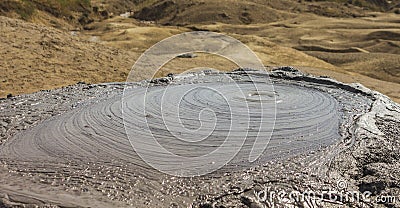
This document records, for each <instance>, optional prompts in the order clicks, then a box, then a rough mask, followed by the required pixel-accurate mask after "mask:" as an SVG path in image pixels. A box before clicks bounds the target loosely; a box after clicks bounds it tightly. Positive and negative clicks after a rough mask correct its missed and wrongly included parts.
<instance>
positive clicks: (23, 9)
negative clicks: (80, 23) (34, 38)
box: [0, 0, 91, 20]
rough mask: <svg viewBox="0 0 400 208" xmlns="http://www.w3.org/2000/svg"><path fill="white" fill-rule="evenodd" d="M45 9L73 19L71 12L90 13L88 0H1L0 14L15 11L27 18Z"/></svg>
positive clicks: (58, 15) (56, 15) (52, 13)
mask: <svg viewBox="0 0 400 208" xmlns="http://www.w3.org/2000/svg"><path fill="white" fill-rule="evenodd" d="M37 10H40V11H45V12H47V13H50V14H51V15H53V16H55V17H58V18H65V19H67V20H72V19H73V13H74V12H78V13H90V12H91V2H90V0H1V1H0V15H5V14H7V13H12V12H15V13H16V14H18V15H20V17H21V18H22V19H24V20H29V19H30V18H31V17H32V15H33V14H34V13H35V11H37Z"/></svg>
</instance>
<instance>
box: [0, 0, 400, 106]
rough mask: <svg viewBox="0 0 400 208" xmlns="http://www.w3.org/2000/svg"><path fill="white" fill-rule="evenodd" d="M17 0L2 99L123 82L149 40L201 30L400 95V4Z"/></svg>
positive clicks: (275, 60) (7, 29) (274, 61)
mask: <svg viewBox="0 0 400 208" xmlns="http://www.w3.org/2000/svg"><path fill="white" fill-rule="evenodd" d="M15 2H19V1H14V0H6V1H2V2H1V3H0V14H3V15H6V16H8V17H12V18H13V19H9V18H6V17H1V30H2V33H1V36H0V39H1V41H0V44H1V45H2V46H1V48H2V51H1V53H2V60H1V64H0V67H1V70H0V71H1V72H0V73H1V75H2V76H1V78H2V80H1V82H0V83H1V85H0V96H3V97H4V96H6V95H8V94H10V93H11V94H14V95H15V94H21V93H30V92H35V91H38V90H42V89H51V88H54V87H60V86H65V85H69V84H73V83H76V82H78V81H84V82H88V83H101V82H114V81H124V80H125V79H126V77H127V74H128V73H129V71H130V68H131V66H132V65H133V64H134V62H135V60H136V59H137V58H138V57H139V56H140V54H141V53H142V52H144V51H145V50H146V49H147V48H149V47H150V46H152V45H153V44H155V43H157V42H158V41H160V40H163V39H164V38H167V37H170V36H171V35H175V34H179V33H182V32H188V31H193V30H207V31H214V32H220V33H224V34H227V35H230V36H232V37H234V38H237V39H239V40H240V41H242V42H243V43H245V44H246V45H248V46H249V47H250V48H251V49H252V50H254V51H255V52H256V53H257V55H258V56H259V57H260V59H261V60H262V61H263V63H264V64H265V65H266V66H282V65H285V66H286V65H290V66H298V67H302V70H303V71H305V72H309V73H312V74H316V75H327V76H331V77H333V78H336V79H338V80H340V81H344V82H359V83H362V84H364V85H365V86H367V87H370V88H372V89H375V90H378V91H380V92H382V93H384V94H386V95H388V96H390V97H391V98H392V99H394V100H395V101H397V102H399V99H400V97H399V94H400V91H399V89H400V85H399V84H400V78H399V77H400V74H399V73H400V72H399V60H400V58H399V53H400V47H399V45H400V39H399V37H400V26H399V22H400V17H399V15H398V14H397V13H398V11H399V8H398V7H399V4H398V2H396V1H392V2H391V3H390V4H389V3H387V2H386V1H371V2H369V1H354V2H353V4H350V3H342V2H341V1H299V2H297V1H288V0H286V1H269V2H264V1H260V0H253V1H249V2H240V1H233V0H229V1H228V0H227V1H223V2H218V3H216V2H215V1H199V0H196V1H150V0H149V1H123V0H118V1H117V0H114V1H108V2H107V3H103V2H101V1H92V2H86V1H85V2H84V3H82V2H80V3H79V1H70V2H68V1H65V2H61V1H60V2H58V1H54V2H53V3H52V4H49V3H45V1H40V0H36V1H32V2H30V1H21V2H20V3H15ZM77 2H78V3H77ZM360 5H361V6H360ZM129 11H131V12H129ZM129 17H134V18H129ZM14 18H20V19H24V20H26V21H27V22H25V21H22V20H16V19H14ZM225 62H226V61H225ZM225 62H224V60H223V58H219V57H215V56H208V57H204V55H202V56H199V57H198V58H195V59H192V60H190V61H187V60H185V59H180V60H174V62H173V63H170V65H169V66H168V65H167V66H165V69H164V71H166V72H165V74H167V73H168V72H167V71H169V72H178V71H179V70H180V69H181V70H184V69H187V68H192V67H203V66H205V67H213V68H216V69H223V70H232V65H227V64H225ZM100 66H101V67H100ZM171 66H172V67H171Z"/></svg>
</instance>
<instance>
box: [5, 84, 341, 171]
mask: <svg viewBox="0 0 400 208" xmlns="http://www.w3.org/2000/svg"><path fill="white" fill-rule="evenodd" d="M236 84H238V85H240V88H241V89H242V90H243V92H244V93H243V95H244V97H243V96H237V94H238V93H239V92H238V91H236V90H235V88H234V87H233V86H231V84H229V83H225V84H221V83H215V84H210V83H207V84H205V83H199V84H191V85H170V86H168V87H167V88H166V87H163V86H155V87H150V88H149V89H148V90H147V93H146V94H145V91H146V89H145V88H141V87H139V88H134V89H129V90H127V91H126V92H125V97H126V98H127V105H126V106H124V107H122V106H123V105H122V103H121V100H122V95H120V94H119V95H116V96H114V97H113V98H110V99H107V100H103V101H98V102H97V103H94V104H91V105H88V106H84V107H81V108H78V109H75V110H73V111H70V112H68V113H65V114H63V115H60V116H57V117H53V118H52V119H49V120H47V121H45V122H43V123H41V124H40V125H38V126H36V127H34V128H31V129H29V130H26V131H24V132H21V133H20V134H18V135H16V136H15V137H14V138H12V139H11V140H10V141H9V142H7V143H6V144H5V145H4V146H3V147H2V149H1V150H0V156H1V157H3V158H9V159H12V160H17V161H24V162H31V163H43V162H66V161H71V160H72V161H82V162H85V161H104V162H110V161H120V162H121V161H122V162H124V163H127V164H131V165H132V166H133V167H134V168H136V169H142V168H143V169H149V166H148V165H146V163H145V162H144V161H143V160H142V159H141V158H140V157H139V156H138V154H136V153H135V151H134V148H132V146H131V143H130V141H129V140H128V137H127V133H126V131H125V127H126V128H129V129H128V134H129V136H135V137H138V138H140V140H138V141H146V140H148V139H151V138H152V137H153V136H154V137H155V138H156V139H157V141H158V143H159V144H160V145H162V146H163V147H164V148H165V149H166V150H168V151H170V152H173V153H174V154H176V155H180V156H184V157H198V156H201V155H205V154H209V153H211V152H213V151H215V150H216V149H217V148H218V147H219V146H220V145H221V144H222V143H223V142H224V140H225V139H226V138H227V135H230V136H232V138H233V140H235V139H237V140H238V141H239V140H241V139H243V138H242V135H243V132H246V133H247V138H246V140H245V141H244V143H243V145H242V149H241V150H240V152H239V153H238V154H237V155H236V156H235V157H234V159H233V160H232V161H231V162H230V163H229V164H228V165H227V166H225V168H227V169H236V168H243V167H248V166H249V165H251V164H250V163H249V162H248V155H249V152H250V151H251V149H252V148H253V144H254V141H255V138H256V137H257V135H258V136H259V137H260V138H265V139H267V138H269V136H270V135H269V134H270V133H271V130H272V129H271V128H272V127H274V129H273V134H272V137H271V139H270V141H269V144H268V146H267V148H266V149H265V151H264V153H263V154H262V155H261V157H260V158H259V159H258V162H266V161H268V160H270V159H276V158H281V157H288V156H292V155H295V154H299V153H304V152H307V151H311V150H315V149H318V148H320V147H321V146H327V145H330V144H332V143H335V142H336V141H337V139H339V138H340V135H339V130H338V128H339V113H338V112H339V109H338V108H339V107H338V104H337V101H336V100H335V98H333V97H332V96H330V95H329V94H327V93H326V92H322V91H319V90H317V89H313V88H308V87H300V86H297V85H289V84H276V85H274V88H275V92H276V94H275V98H274V97H273V96H271V94H270V93H268V91H267V89H268V86H266V85H265V86H263V84H259V85H258V86H257V87H258V88H259V89H261V90H260V91H259V92H258V93H255V91H254V89H253V88H252V87H251V86H250V84H248V83H246V82H243V83H240V82H239V83H236ZM264 87H265V92H264V91H263V88H264ZM145 95H146V102H144V103H143V102H140V101H141V100H143V96H145ZM254 97H256V98H257V99H254V100H252V99H253V98H254ZM243 98H244V99H243ZM260 102H264V103H267V105H260ZM274 103H276V120H275V123H273V122H271V121H272V120H271V119H270V118H273V117H275V113H274V112H275V111H274V110H273V109H270V107H271V106H275V105H273V104H274ZM143 105H144V106H146V108H145V112H144V111H143ZM265 106H268V108H269V109H260V107H265ZM121 108H123V109H121ZM122 110H123V111H124V113H126V115H124V116H128V117H129V119H128V121H127V120H126V119H125V124H126V125H125V126H124V119H123V116H122ZM261 110H263V118H268V119H262V118H261V116H260V115H261V114H260V112H261ZM177 115H178V117H177ZM241 117H243V119H240V118H241ZM238 118H239V119H238ZM143 121H145V122H143ZM263 122H265V123H263ZM232 125H233V126H235V127H237V128H231V127H232ZM149 132H150V133H149ZM190 135H192V137H191V136H190ZM133 145H135V144H134V143H133ZM255 148H262V147H258V146H257V147H255ZM148 154H149V156H153V157H154V160H155V161H157V160H158V161H159V162H160V163H171V162H172V164H173V162H174V161H168V160H166V159H165V158H164V159H163V157H162V156H163V155H162V153H160V152H157V149H153V148H151V147H149V149H148ZM218 154H220V157H221V158H224V156H225V152H223V151H220V152H219V153H218ZM209 162H210V163H212V162H214V161H209ZM194 165H196V164H194ZM171 168H174V167H171ZM175 168H176V167H175ZM139 171H140V170H139Z"/></svg>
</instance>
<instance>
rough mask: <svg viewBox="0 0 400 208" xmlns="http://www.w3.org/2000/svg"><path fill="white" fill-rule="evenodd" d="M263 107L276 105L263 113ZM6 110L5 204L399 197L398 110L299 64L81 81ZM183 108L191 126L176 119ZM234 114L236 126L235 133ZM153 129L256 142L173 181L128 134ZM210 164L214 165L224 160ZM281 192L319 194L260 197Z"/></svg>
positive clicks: (326, 203)
mask: <svg viewBox="0 0 400 208" xmlns="http://www.w3.org/2000/svg"><path fill="white" fill-rule="evenodd" d="M271 82H272V83H273V88H272V87H271V85H270V83H271ZM146 86H150V87H148V88H146ZM255 86H256V88H257V91H256V90H255ZM237 87H239V89H240V90H242V92H243V96H239V95H238V94H239V93H238V91H237ZM272 90H273V91H272ZM260 92H261V93H260ZM271 92H273V94H271ZM145 95H146V99H147V101H146V102H145V103H143V102H141V101H142V100H143V97H144V96H145ZM273 95H275V96H273ZM254 97H256V98H257V99H255V98H254ZM123 98H124V99H126V101H127V102H123ZM260 100H262V103H266V105H262V104H260ZM144 106H146V107H145V108H146V113H145V114H143V111H142V109H143V108H144ZM266 107H267V108H268V109H273V107H276V111H270V110H268V111H262V110H263V109H262V108H266ZM0 109H1V113H0V133H1V146H0V161H1V166H0V207H17V206H24V205H32V206H41V207H221V206H222V207H230V206H235V207H236V206H239V207H263V206H265V207H270V206H271V205H273V204H274V205H276V206H278V207H279V206H284V205H295V206H302V207H319V206H323V207H330V206H331V207H333V206H338V205H343V206H348V207H353V206H364V207H372V206H382V207H385V206H398V205H399V202H400V199H399V201H393V202H388V203H380V204H378V203H376V201H377V200H376V199H377V198H378V197H379V196H382V195H395V196H400V184H399V181H400V179H399V175H400V174H399V172H400V165H399V158H400V150H399V148H400V142H399V141H398V136H399V135H400V106H399V105H398V104H396V103H394V102H393V101H391V100H390V99H389V98H387V97H386V96H384V95H382V94H380V93H378V92H375V91H371V90H369V89H367V88H365V87H363V86H362V85H360V84H344V83H340V82H338V81H335V80H333V79H330V78H327V77H315V76H311V75H307V74H304V73H302V72H300V71H298V70H296V69H294V68H292V67H280V68H276V69H275V70H273V71H272V72H261V71H253V70H235V71H233V72H230V73H220V72H213V71H202V72H193V73H188V74H181V75H174V76H173V77H167V78H161V79H157V80H152V81H143V82H139V83H128V84H125V83H105V84H96V85H90V84H85V83H78V84H76V85H71V86H68V87H64V88H60V89H55V90H49V91H40V92H37V93H34V94H28V95H21V96H17V97H12V98H8V99H3V100H1V101H0ZM176 109H178V111H179V112H178V113H177V112H175V113H177V114H174V113H173V111H174V110H176ZM203 109H207V110H206V111H203ZM247 110H249V111H247ZM264 110H265V109H264ZM122 112H124V113H126V115H123V114H122ZM260 112H263V113H262V115H263V117H262V118H260V116H259V115H261V113H260ZM275 112H276V119H275V122H271V121H273V120H274V119H273V118H274V116H275ZM178 114H179V116H180V117H179V121H180V122H181V123H182V124H183V126H184V128H183V127H182V126H180V125H179V123H178V122H176V119H177V118H175V117H173V116H172V115H178ZM246 115H250V116H249V118H247V119H245V118H246ZM124 116H128V117H129V118H130V119H132V120H128V122H127V121H126V119H125V120H124ZM233 118H234V119H233ZM238 118H239V119H238ZM240 118H243V119H240ZM124 121H125V127H128V129H130V130H129V131H128V133H127V132H126V131H125V128H124ZM231 121H233V123H234V124H233V125H234V126H235V128H232V129H229V127H230V125H232V123H231ZM212 123H215V126H214V125H211V124H212ZM165 125H167V126H165ZM147 128H150V129H151V133H152V134H153V135H154V136H155V137H156V138H157V139H159V140H158V141H159V143H160V144H162V145H163V146H164V147H165V148H166V149H169V150H173V151H176V153H177V154H179V155H182V156H188V157H195V156H199V155H202V154H206V153H209V152H212V151H213V150H215V149H216V148H217V147H218V146H220V145H221V144H222V143H223V141H224V139H225V138H226V136H227V134H226V132H227V130H229V131H230V135H231V136H232V138H233V140H234V141H235V140H240V139H241V138H242V137H241V136H242V133H243V132H246V131H248V138H247V140H246V141H245V142H244V143H243V146H242V149H241V150H240V152H239V153H238V154H237V155H236V156H235V157H234V158H233V160H232V161H231V162H229V163H228V164H227V165H226V166H224V167H223V168H221V169H219V170H217V171H215V172H213V173H211V174H207V175H204V176H197V177H189V178H188V177H174V176H170V175H167V174H164V173H161V172H159V171H157V170H155V169H153V168H152V167H150V166H149V165H148V164H146V163H145V162H144V161H143V160H142V159H141V157H139V155H138V154H137V153H136V152H135V151H134V148H133V147H132V146H131V143H130V141H129V139H128V137H129V138H130V139H131V137H132V136H133V137H134V138H141V139H139V140H137V141H146V140H147V139H151V136H152V134H150V133H149V132H148V131H147V130H146V129H147ZM272 128H273V129H274V131H273V133H272V137H271V140H270V142H269V145H268V146H267V148H266V150H265V151H264V152H263V154H262V155H261V157H260V158H259V159H258V160H256V161H255V162H253V163H250V162H248V157H249V156H248V155H249V152H250V151H251V149H252V148H253V144H254V142H255V138H256V135H257V134H256V133H257V132H256V130H257V129H261V131H260V133H259V134H260V136H261V137H268V136H270V133H271V132H272ZM185 129H186V130H187V129H189V131H185ZM210 129H214V130H213V131H211V133H210ZM193 132H195V133H194V134H193V135H192V136H193V137H194V138H193V139H194V140H196V141H197V140H198V139H200V138H203V137H206V138H207V139H205V140H201V141H200V140H198V141H200V142H197V143H196V145H194V144H193V143H191V142H183V141H182V140H179V139H176V138H174V135H177V134H180V135H185V134H187V135H190V133H193ZM197 136H198V137H199V138H196V137H197ZM131 141H132V139H131ZM257 147H258V148H260V146H257ZM257 147H256V148H257ZM145 152H147V154H148V155H147V157H150V158H152V159H153V161H156V162H158V163H159V164H160V165H166V166H165V167H167V170H166V171H167V172H168V171H185V168H189V167H186V166H180V167H179V166H177V165H169V166H168V164H174V162H176V161H170V160H165V159H163V158H167V157H163V155H162V153H161V152H155V151H154V149H149V151H145ZM220 154H221V155H220V156H219V157H216V158H221V159H222V158H224V155H225V152H220ZM209 162H210V164H209V166H206V167H209V168H210V170H211V168H213V165H212V164H214V163H218V161H209ZM199 164H200V161H199ZM193 165H196V163H194V164H193ZM168 168H170V169H168ZM338 182H340V186H339V185H338V184H339V183H338ZM343 184H345V185H344V186H343ZM326 190H330V191H332V192H333V193H336V195H335V196H337V193H340V192H357V193H361V194H362V193H364V192H366V191H369V192H371V195H370V196H369V197H368V198H359V199H354V198H348V197H347V198H343V197H342V198H341V197H334V198H332V197H326V196H325V195H324V194H323V193H326ZM273 191H276V192H279V191H285V192H284V193H290V192H291V191H297V192H300V193H301V192H306V191H313V192H314V193H316V196H321V200H315V198H312V197H302V198H301V197H300V198H298V199H296V200H293V199H292V198H290V197H289V196H288V195H285V194H284V195H282V196H280V197H265V198H263V197H261V198H260V193H263V194H265V192H273ZM257 196H258V197H257Z"/></svg>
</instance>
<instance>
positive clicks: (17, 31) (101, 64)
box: [0, 16, 136, 97]
mask: <svg viewBox="0 0 400 208" xmlns="http://www.w3.org/2000/svg"><path fill="white" fill-rule="evenodd" d="M0 28H1V33H0V48H1V50H0V54H1V55H0V56H1V59H0V79H1V80H0V97H4V96H6V95H7V94H9V93H12V94H20V93H30V92H35V91H39V90H43V89H52V88H54V87H60V86H66V85H69V84H74V83H76V82H79V81H84V82H88V83H98V82H110V81H125V80H124V79H125V78H126V77H127V73H128V72H129V70H130V67H131V66H132V62H133V60H134V59H135V57H136V54H134V53H131V52H126V51H122V50H119V49H115V48H109V47H106V46H104V45H102V44H98V43H94V42H89V41H85V40H81V39H80V38H79V37H76V36H74V33H67V32H63V31H60V30H57V29H53V28H51V27H45V26H41V25H37V24H31V23H27V22H24V21H22V20H15V19H10V18H7V17H2V16H0Z"/></svg>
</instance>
